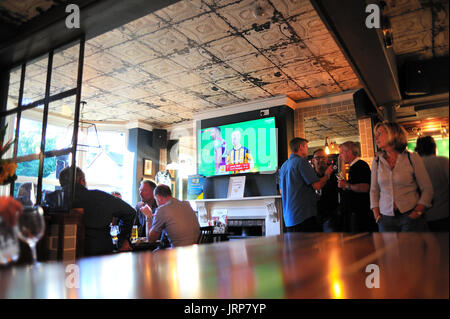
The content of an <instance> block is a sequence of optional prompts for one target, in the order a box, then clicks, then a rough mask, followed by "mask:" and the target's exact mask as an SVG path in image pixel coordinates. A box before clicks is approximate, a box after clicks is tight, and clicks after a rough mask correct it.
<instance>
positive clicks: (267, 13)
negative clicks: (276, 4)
mask: <svg viewBox="0 0 450 319" xmlns="http://www.w3.org/2000/svg"><path fill="white" fill-rule="evenodd" d="M258 4H259V5H260V6H261V8H262V9H263V10H264V14H263V15H262V16H257V15H255V14H254V9H255V1H253V0H243V1H238V2H237V3H233V4H231V5H229V6H226V7H224V8H221V9H217V13H218V14H219V15H220V16H221V17H223V18H224V19H225V20H226V21H227V22H228V23H229V24H230V25H231V26H232V27H234V28H235V29H236V30H237V31H239V32H242V31H246V30H249V29H251V28H252V26H253V25H254V24H256V25H263V24H265V23H267V22H269V23H270V21H271V19H272V16H273V12H274V10H273V7H272V6H271V5H270V4H269V3H268V2H267V1H265V0H260V1H258Z"/></svg>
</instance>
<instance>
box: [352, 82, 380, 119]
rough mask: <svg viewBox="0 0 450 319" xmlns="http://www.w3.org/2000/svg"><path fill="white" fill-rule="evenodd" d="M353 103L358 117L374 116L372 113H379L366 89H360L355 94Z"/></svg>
mask: <svg viewBox="0 0 450 319" xmlns="http://www.w3.org/2000/svg"><path fill="white" fill-rule="evenodd" d="M353 103H354V104H355V112H356V118H357V119H362V118H367V117H372V115H375V114H377V109H376V107H375V106H374V105H373V103H372V101H371V100H370V98H369V96H368V95H367V93H366V91H365V90H364V89H359V90H358V91H356V92H355V93H354V94H353Z"/></svg>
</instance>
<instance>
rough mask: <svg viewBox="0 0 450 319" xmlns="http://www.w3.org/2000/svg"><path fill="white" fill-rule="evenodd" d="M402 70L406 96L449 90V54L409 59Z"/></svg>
mask: <svg viewBox="0 0 450 319" xmlns="http://www.w3.org/2000/svg"><path fill="white" fill-rule="evenodd" d="M402 71H403V72H402V77H403V93H404V94H405V95H406V96H420V95H427V94H440V93H445V92H448V56H447V57H440V58H435V59H431V60H426V61H407V62H405V65H404V66H403V70H402Z"/></svg>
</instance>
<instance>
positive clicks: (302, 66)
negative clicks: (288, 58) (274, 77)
mask: <svg viewBox="0 0 450 319" xmlns="http://www.w3.org/2000/svg"><path fill="white" fill-rule="evenodd" d="M281 69H282V70H283V72H284V73H286V74H287V75H289V76H290V77H291V78H292V79H296V78H299V77H304V76H306V75H308V74H314V73H320V72H323V68H322V66H321V65H320V64H319V63H318V62H317V61H315V60H314V59H306V60H303V61H299V62H296V63H291V64H286V65H284V66H283V67H281Z"/></svg>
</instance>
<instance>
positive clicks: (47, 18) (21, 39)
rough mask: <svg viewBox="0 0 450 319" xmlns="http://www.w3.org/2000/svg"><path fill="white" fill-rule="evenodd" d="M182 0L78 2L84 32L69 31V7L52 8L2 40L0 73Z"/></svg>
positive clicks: (89, 0)
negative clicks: (84, 37) (66, 22)
mask: <svg viewBox="0 0 450 319" xmlns="http://www.w3.org/2000/svg"><path fill="white" fill-rule="evenodd" d="M177 1H178V0H151V1H150V0H126V1H125V0H78V1H77V0H74V1H71V3H73V4H77V5H78V6H79V8H80V24H81V25H80V28H79V29H68V28H66V24H65V21H66V17H67V16H68V15H69V13H66V12H65V9H66V5H61V6H57V7H54V8H52V9H51V10H49V11H47V12H46V13H44V14H42V15H41V16H39V17H37V18H35V19H32V20H31V21H30V22H28V23H26V24H24V25H23V26H21V27H19V28H17V29H16V30H14V32H13V33H12V32H8V34H4V35H5V36H7V38H6V37H5V36H2V37H1V38H0V70H2V69H5V68H9V67H11V66H15V65H18V64H21V63H23V62H24V61H26V60H28V59H30V58H33V57H37V56H39V55H42V54H45V53H46V52H48V51H49V50H51V49H53V48H56V47H59V46H61V45H64V44H66V43H68V42H70V41H71V40H73V39H76V38H77V37H79V36H80V35H81V34H83V33H84V34H85V35H86V40H89V39H91V38H94V37H96V36H98V35H100V34H103V33H105V32H107V31H110V30H112V29H115V28H117V27H119V26H122V25H124V24H126V23H128V22H131V21H133V20H136V19H138V18H141V17H143V16H145V15H147V14H150V13H152V12H154V11H157V10H159V9H162V8H164V7H166V6H169V5H171V4H173V3H175V2H177Z"/></svg>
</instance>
